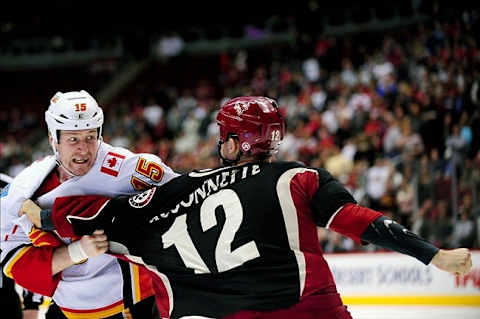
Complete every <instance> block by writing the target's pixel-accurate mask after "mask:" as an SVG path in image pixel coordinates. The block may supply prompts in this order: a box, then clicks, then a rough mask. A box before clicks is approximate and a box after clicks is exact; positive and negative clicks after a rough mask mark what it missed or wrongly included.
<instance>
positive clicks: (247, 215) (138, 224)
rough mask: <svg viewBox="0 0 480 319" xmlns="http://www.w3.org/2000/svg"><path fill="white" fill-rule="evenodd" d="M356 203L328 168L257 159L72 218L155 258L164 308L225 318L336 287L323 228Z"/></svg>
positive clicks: (79, 227) (77, 225)
mask: <svg viewBox="0 0 480 319" xmlns="http://www.w3.org/2000/svg"><path fill="white" fill-rule="evenodd" d="M347 203H355V201H354V199H353V198H352V196H351V195H350V193H349V192H348V191H347V190H345V188H344V187H343V186H342V185H341V184H340V183H339V182H338V181H336V180H335V179H333V178H332V176H331V175H330V174H329V173H328V172H326V171H325V170H323V169H316V168H307V167H305V166H302V165H301V164H298V163H293V162H276V163H264V162H258V163H249V164H244V165H240V166H234V167H224V168H218V169H208V170H201V171H193V172H191V173H189V174H186V175H182V176H179V177H177V178H175V179H173V180H172V181H170V182H169V183H167V184H165V185H163V186H161V187H156V188H152V189H150V190H147V191H145V192H144V193H141V194H139V195H136V196H132V197H129V198H128V197H120V198H115V199H112V200H110V201H108V203H106V204H105V205H103V207H102V208H100V209H96V210H95V211H92V212H90V213H89V215H92V216H91V217H88V218H86V217H84V216H82V217H76V216H68V217H67V219H68V220H69V221H70V222H71V225H72V226H73V230H74V231H75V233H76V234H78V235H80V234H89V233H91V232H92V231H93V230H95V229H104V230H105V232H106V234H107V236H108V239H109V240H110V241H112V242H114V246H116V247H122V248H123V249H124V250H118V251H117V252H120V253H123V254H125V255H127V256H128V258H129V259H130V260H133V261H136V262H143V263H145V264H146V265H149V268H150V269H151V270H152V271H153V272H155V273H156V274H157V277H158V278H157V279H158V280H161V281H162V283H163V284H164V285H165V288H164V293H163V294H164V295H163V297H166V298H167V300H168V302H165V308H166V309H163V310H162V309H161V310H160V311H161V312H162V311H164V312H165V311H168V312H169V313H170V314H171V317H172V318H179V317H182V316H188V315H198V316H205V317H213V318H219V317H222V316H225V315H228V314H232V313H234V312H237V311H239V310H247V309H248V310H270V309H279V308H284V307H288V306H290V305H292V304H294V303H296V302H298V301H299V300H300V299H301V298H302V297H304V296H307V295H311V294H321V293H322V292H325V291H332V290H334V289H335V284H334V281H333V277H332V275H331V272H330V270H329V268H328V266H327V264H326V261H325V260H324V258H323V256H322V251H321V248H320V245H319V242H318V238H317V230H316V227H317V226H322V227H325V226H327V224H328V223H329V221H331V219H332V216H334V214H335V213H336V212H337V211H338V210H339V209H340V208H341V207H342V206H343V205H345V204H347ZM85 207H86V206H85ZM57 228H58V227H57ZM60 228H61V227H60ZM60 231H61V229H60ZM119 244H120V245H119ZM133 256H135V257H133ZM137 257H141V259H139V258H137Z"/></svg>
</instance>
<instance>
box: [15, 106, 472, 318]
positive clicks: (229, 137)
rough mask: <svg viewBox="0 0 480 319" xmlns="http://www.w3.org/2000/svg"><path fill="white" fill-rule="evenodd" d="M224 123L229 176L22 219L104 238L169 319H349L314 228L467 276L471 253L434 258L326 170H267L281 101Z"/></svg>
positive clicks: (60, 205) (233, 113) (33, 211)
mask: <svg viewBox="0 0 480 319" xmlns="http://www.w3.org/2000/svg"><path fill="white" fill-rule="evenodd" d="M217 123H218V125H219V128H220V142H219V155H220V157H221V159H222V161H223V163H224V164H225V167H222V168H217V169H207V170H201V171H193V172H191V173H189V174H186V175H183V176H179V177H177V178H175V179H173V180H172V181H170V182H169V183H167V184H166V185H164V186H162V187H156V188H152V189H150V190H147V191H145V192H144V193H142V194H139V195H136V196H133V197H119V198H115V199H108V198H104V197H99V196H83V197H70V198H59V199H57V200H56V202H55V205H54V207H53V210H52V211H43V212H41V213H40V210H39V209H38V208H36V207H35V205H34V204H33V203H32V202H27V203H25V205H24V209H23V211H24V212H26V213H27V214H28V215H29V216H30V218H31V219H32V220H33V221H34V222H35V223H36V225H37V226H43V227H44V228H47V229H53V228H55V229H56V230H57V231H58V232H59V233H60V234H61V235H62V236H73V235H82V234H92V233H93V231H95V230H97V229H103V230H104V231H105V234H106V236H107V237H108V240H109V241H110V243H111V252H112V253H117V254H121V256H122V257H121V258H125V259H128V260H130V261H132V262H136V263H141V264H144V265H146V266H147V267H148V268H149V269H150V270H151V271H152V277H153V278H154V281H155V284H156V293H157V295H158V296H159V297H161V298H159V299H158V300H159V302H158V307H159V311H160V315H161V317H162V318H163V317H171V318H181V317H184V316H203V317H207V318H220V317H225V318H230V319H232V318H233V319H244V318H272V319H273V318H275V319H279V318H280V319H281V318H289V319H291V318H296V319H302V318H305V319H306V318H318V319H327V318H328V319H330V318H340V319H347V318H351V316H350V314H349V312H348V310H347V308H346V307H345V306H344V305H343V303H342V301H341V299H340V296H339V295H338V293H337V291H336V287H335V282H334V279H333V276H332V274H331V272H330V269H329V267H328V265H327V263H326V261H325V259H324V257H323V254H322V250H321V248H320V245H319V242H318V238H317V231H316V227H325V228H328V229H331V230H333V231H336V232H338V233H340V234H343V235H345V236H348V237H350V238H352V239H354V240H355V241H357V242H361V241H362V242H368V243H373V244H376V245H379V246H382V247H385V248H389V249H392V250H395V251H398V252H401V253H404V254H408V255H410V256H413V257H415V258H417V259H418V260H419V261H421V262H423V263H424V264H429V263H432V264H434V265H435V266H437V267H438V268H440V269H442V270H445V271H449V272H452V273H458V274H465V273H467V272H468V271H469V269H470V268H471V257H470V253H469V251H468V250H467V249H456V250H448V251H447V250H439V249H438V248H436V247H435V246H433V245H432V244H430V243H429V242H427V241H425V240H423V239H422V238H420V237H418V236H417V235H415V234H413V233H411V232H410V231H408V230H406V229H405V228H404V227H403V226H401V225H399V224H397V223H395V222H393V221H392V220H390V219H388V218H386V217H385V216H383V215H382V214H381V213H380V212H376V211H374V210H371V209H369V208H366V207H362V206H359V205H357V204H356V202H355V200H354V199H353V197H352V196H351V195H350V193H349V192H348V191H347V190H346V189H345V188H344V187H343V186H342V185H341V184H340V183H339V182H338V181H336V180H335V179H334V178H332V176H331V175H330V174H329V173H328V172H327V171H325V170H323V169H320V168H310V167H305V166H304V165H302V164H299V163H295V162H272V161H271V156H272V154H273V153H275V152H276V151H277V148H278V145H279V143H280V142H281V140H282V139H283V137H284V132H285V122H284V119H283V117H282V115H281V113H280V111H279V110H278V107H277V104H276V102H275V101H274V100H272V99H269V98H266V97H239V98H235V99H232V100H230V101H228V102H227V103H226V104H225V105H223V106H222V107H221V109H220V112H219V113H218V116H217ZM102 238H103V237H102ZM100 241H101V240H100Z"/></svg>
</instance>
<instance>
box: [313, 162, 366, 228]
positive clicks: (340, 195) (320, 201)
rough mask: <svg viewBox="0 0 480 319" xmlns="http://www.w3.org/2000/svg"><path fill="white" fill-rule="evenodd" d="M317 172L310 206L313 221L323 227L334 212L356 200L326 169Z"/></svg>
mask: <svg viewBox="0 0 480 319" xmlns="http://www.w3.org/2000/svg"><path fill="white" fill-rule="evenodd" d="M316 171H317V172H318V188H317V190H316V192H315V193H314V195H313V198H312V201H311V203H310V207H311V209H312V213H313V217H314V220H315V223H316V224H317V225H318V226H321V227H325V226H326V225H327V223H328V221H329V220H330V218H331V217H332V215H333V214H335V212H336V211H337V210H338V209H339V208H341V207H342V206H344V205H345V204H348V203H354V204H356V203H357V202H356V201H355V199H354V198H353V196H352V195H351V194H350V192H349V191H348V190H347V189H345V187H344V186H343V185H342V184H341V183H340V182H339V181H338V180H336V179H335V178H333V176H332V175H331V174H330V173H329V172H328V171H326V170H324V169H316Z"/></svg>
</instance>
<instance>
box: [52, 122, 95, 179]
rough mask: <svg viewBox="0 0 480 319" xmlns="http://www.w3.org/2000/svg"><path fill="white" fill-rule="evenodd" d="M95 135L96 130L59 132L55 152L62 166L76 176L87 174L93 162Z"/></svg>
mask: <svg viewBox="0 0 480 319" xmlns="http://www.w3.org/2000/svg"><path fill="white" fill-rule="evenodd" d="M97 134H98V133H97V130H96V129H93V130H79V131H61V132H60V139H59V141H58V144H57V150H58V157H59V159H60V162H61V163H62V165H63V166H65V168H67V169H68V170H69V171H70V172H72V173H73V174H75V175H77V176H81V175H85V174H87V172H88V171H89V170H90V168H91V167H92V166H93V163H94V161H95V156H96V153H97V145H98V135H97Z"/></svg>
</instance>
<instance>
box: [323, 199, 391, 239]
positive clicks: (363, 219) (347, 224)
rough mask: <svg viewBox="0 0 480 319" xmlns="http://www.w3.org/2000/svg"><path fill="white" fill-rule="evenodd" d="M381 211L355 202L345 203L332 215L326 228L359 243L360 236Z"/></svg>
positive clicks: (380, 214)
mask: <svg viewBox="0 0 480 319" xmlns="http://www.w3.org/2000/svg"><path fill="white" fill-rule="evenodd" d="M380 216H382V213H380V212H377V211H375V210H373V209H370V208H367V207H363V206H360V205H356V204H346V205H345V206H343V207H342V209H340V211H338V212H337V213H336V214H335V215H334V216H333V219H332V221H331V222H330V224H329V225H328V228H329V229H331V230H333V231H336V232H337V233H339V234H342V235H344V236H347V237H350V238H352V239H353V240H354V241H356V242H357V243H361V239H360V236H361V235H362V233H363V232H364V231H365V229H367V227H368V225H370V224H371V223H372V222H373V221H374V220H375V219H377V218H378V217H380Z"/></svg>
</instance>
